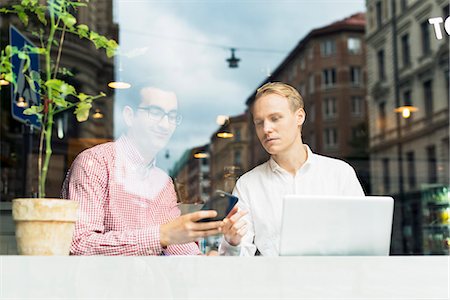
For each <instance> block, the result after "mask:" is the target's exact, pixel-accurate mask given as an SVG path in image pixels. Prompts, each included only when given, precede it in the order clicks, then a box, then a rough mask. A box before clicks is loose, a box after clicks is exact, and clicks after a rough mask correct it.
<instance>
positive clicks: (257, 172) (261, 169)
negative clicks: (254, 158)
mask: <svg viewBox="0 0 450 300" xmlns="http://www.w3.org/2000/svg"><path fill="white" fill-rule="evenodd" d="M269 167H270V166H269V161H266V162H264V163H262V164H260V165H258V166H256V167H254V168H253V169H251V170H249V171H247V172H246V173H244V175H242V176H241V177H239V180H240V181H241V182H246V181H249V180H255V179H256V178H259V177H260V176H261V175H262V174H265V173H266V172H267V168H269Z"/></svg>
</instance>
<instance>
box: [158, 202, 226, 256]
mask: <svg viewBox="0 0 450 300" xmlns="http://www.w3.org/2000/svg"><path fill="white" fill-rule="evenodd" d="M216 216H217V212H216V211H213V210H201V211H197V212H193V213H190V214H186V215H183V216H180V217H178V218H176V219H175V220H173V221H171V222H169V223H166V224H163V225H161V226H160V228H159V235H160V243H161V246H163V247H167V246H169V245H172V244H184V243H189V242H193V241H196V240H198V239H199V238H202V237H205V236H210V235H216V234H219V233H221V232H222V227H223V221H213V222H198V221H200V220H201V219H205V218H214V217H216Z"/></svg>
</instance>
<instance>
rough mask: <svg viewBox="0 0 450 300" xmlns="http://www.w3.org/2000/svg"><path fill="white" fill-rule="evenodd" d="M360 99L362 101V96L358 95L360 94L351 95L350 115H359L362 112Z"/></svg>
mask: <svg viewBox="0 0 450 300" xmlns="http://www.w3.org/2000/svg"><path fill="white" fill-rule="evenodd" d="M362 101H363V100H362V97H360V96H353V97H352V115H355V116H359V115H361V114H362V110H363V108H362V105H363V102H362Z"/></svg>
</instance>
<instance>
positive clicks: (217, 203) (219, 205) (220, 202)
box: [199, 190, 239, 222]
mask: <svg viewBox="0 0 450 300" xmlns="http://www.w3.org/2000/svg"><path fill="white" fill-rule="evenodd" d="M238 200H239V199H238V197H236V196H233V195H231V194H229V193H226V192H224V191H221V190H216V191H215V192H214V195H213V196H212V198H211V199H209V201H208V202H206V203H205V205H204V206H203V207H202V209H201V210H215V211H217V216H216V217H214V218H207V219H201V220H199V222H212V221H222V220H223V219H224V218H225V217H226V216H227V215H228V214H229V213H230V211H231V210H232V209H233V207H234V206H235V205H236V203H237V202H238Z"/></svg>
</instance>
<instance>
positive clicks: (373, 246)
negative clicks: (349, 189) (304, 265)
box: [280, 195, 394, 256]
mask: <svg viewBox="0 0 450 300" xmlns="http://www.w3.org/2000/svg"><path fill="white" fill-rule="evenodd" d="M393 212H394V199H392V197H385V196H361V197H342V196H339V197H337V196H299V195H287V196H285V197H284V199H283V217H282V224H281V237H280V256H298V255H305V256H308V255H314V256H320V255H330V256H334V255H349V256H365V255H373V256H382V255H389V247H390V242H391V231H392V218H393Z"/></svg>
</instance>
